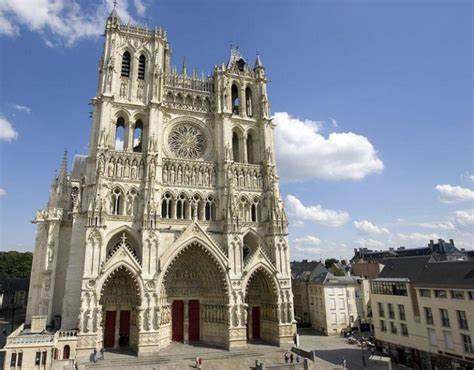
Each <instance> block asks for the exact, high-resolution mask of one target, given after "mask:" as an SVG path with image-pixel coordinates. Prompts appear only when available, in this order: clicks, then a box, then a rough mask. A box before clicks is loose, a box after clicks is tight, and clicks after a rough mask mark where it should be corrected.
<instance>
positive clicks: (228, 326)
mask: <svg viewBox="0 0 474 370" xmlns="http://www.w3.org/2000/svg"><path fill="white" fill-rule="evenodd" d="M170 59H171V51H170V45H169V43H168V41H167V35H166V32H165V31H164V30H162V29H161V28H160V29H155V30H149V29H146V28H142V27H137V26H130V25H124V24H122V23H121V22H120V19H119V17H118V16H117V14H116V12H115V10H114V11H113V12H112V14H111V15H110V16H109V18H108V20H107V24H106V28H105V44H104V51H103V55H102V58H101V61H100V64H99V66H100V68H99V81H98V89H97V94H96V96H95V97H94V98H93V99H92V106H93V108H94V113H93V122H92V129H91V134H90V148H89V153H88V155H87V156H76V157H75V159H74V164H73V168H72V171H71V173H69V172H68V170H67V160H66V159H65V160H64V161H63V165H62V166H61V170H60V173H59V176H58V177H57V179H55V180H54V182H53V185H52V188H51V195H50V199H49V202H48V205H47V206H46V207H45V208H44V209H43V210H41V211H39V212H38V213H37V215H36V218H35V223H36V225H37V237H36V246H35V251H34V260H33V269H32V276H31V287H30V293H29V302H28V310H27V317H26V323H25V325H24V326H22V327H20V328H19V330H17V331H16V332H15V333H13V334H12V335H11V336H10V338H9V339H8V343H7V347H6V349H7V362H8V361H9V356H10V357H11V356H12V353H16V355H15V356H16V359H18V356H19V354H17V352H18V353H19V352H21V351H22V348H26V346H27V345H28V344H25V343H26V342H28V338H33V337H34V340H35V341H36V342H38V341H41V343H42V346H43V347H42V348H46V349H45V350H44V351H43V350H42V349H38V348H39V347H38V346H35V345H33V346H32V348H34V351H36V355H34V356H33V357H34V360H35V361H36V362H37V363H38V361H39V363H43V357H45V358H44V361H45V363H50V362H48V361H51V360H50V353H53V357H57V358H58V359H60V358H62V357H64V356H62V353H63V352H65V351H67V357H77V358H86V357H88V356H89V355H90V353H92V351H93V350H94V349H100V348H102V347H105V348H120V347H127V348H132V349H133V350H135V351H136V352H137V353H138V354H143V353H148V352H154V351H158V350H159V349H160V348H163V347H165V346H167V345H168V344H169V343H170V342H172V341H182V342H192V341H197V340H199V341H201V342H204V343H209V344H213V345H220V346H224V347H226V348H234V347H241V346H245V345H246V344H247V343H248V341H251V340H254V339H255V340H256V339H261V340H264V341H266V342H269V343H273V344H276V345H284V344H287V343H291V342H292V340H293V335H294V333H295V321H294V317H293V294H292V289H291V279H290V263H289V247H288V241H287V219H286V215H285V212H284V209H283V203H282V201H281V199H280V194H279V184H278V176H277V173H276V166H275V148H274V128H275V125H274V124H273V123H272V121H271V118H270V116H269V102H268V96H267V80H266V75H265V68H264V66H263V65H262V62H261V61H260V58H259V57H258V56H257V58H256V61H255V64H253V65H250V64H248V63H247V61H246V60H245V59H244V58H243V57H242V56H241V54H240V53H239V51H238V50H237V49H232V50H231V55H230V58H229V61H228V62H227V63H226V64H224V63H223V64H220V65H217V66H215V67H214V71H213V73H212V75H210V76H207V77H204V76H201V77H199V76H198V75H197V73H196V72H193V73H191V74H189V73H188V71H187V68H186V66H184V65H183V68H182V71H181V72H178V71H177V69H176V68H175V67H173V66H172V65H171V62H170ZM61 338H62V339H61ZM64 338H67V340H66V339H64ZM22 343H23V344H22ZM57 343H59V344H60V345H57ZM30 344H31V343H30ZM48 346H49V347H48ZM65 346H67V350H66V347H65ZM50 350H51V351H50ZM43 352H44V353H45V354H46V355H44V354H43ZM38 353H40V354H39V357H38V356H37V354H38ZM26 357H27V356H26V353H25V354H24V355H23V354H22V361H23V363H25V361H26ZM29 357H31V356H29ZM38 358H39V359H38Z"/></svg>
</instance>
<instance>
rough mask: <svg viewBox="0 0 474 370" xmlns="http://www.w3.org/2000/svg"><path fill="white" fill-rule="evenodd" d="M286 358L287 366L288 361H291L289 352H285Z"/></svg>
mask: <svg viewBox="0 0 474 370" xmlns="http://www.w3.org/2000/svg"><path fill="white" fill-rule="evenodd" d="M284 357H285V364H287V363H288V361H290V355H289V354H288V351H286V352H285V355H284Z"/></svg>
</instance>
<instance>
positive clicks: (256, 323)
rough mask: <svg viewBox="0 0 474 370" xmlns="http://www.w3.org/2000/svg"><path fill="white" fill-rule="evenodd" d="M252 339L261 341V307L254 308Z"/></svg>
mask: <svg viewBox="0 0 474 370" xmlns="http://www.w3.org/2000/svg"><path fill="white" fill-rule="evenodd" d="M252 338H253V339H260V307H252Z"/></svg>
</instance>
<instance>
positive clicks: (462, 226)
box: [454, 210, 474, 234]
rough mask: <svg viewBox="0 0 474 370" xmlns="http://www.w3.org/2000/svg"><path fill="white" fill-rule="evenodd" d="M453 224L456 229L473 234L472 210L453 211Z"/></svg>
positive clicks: (473, 212)
mask: <svg viewBox="0 0 474 370" xmlns="http://www.w3.org/2000/svg"><path fill="white" fill-rule="evenodd" d="M454 224H455V225H456V228H457V229H458V230H460V231H464V232H468V233H473V234H474V211H472V210H471V211H456V212H454Z"/></svg>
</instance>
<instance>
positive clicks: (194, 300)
mask: <svg viewBox="0 0 474 370" xmlns="http://www.w3.org/2000/svg"><path fill="white" fill-rule="evenodd" d="M162 288H163V290H164V292H163V297H164V300H165V302H167V304H168V305H170V306H171V327H170V331H169V333H170V337H171V338H170V339H171V340H172V341H175V342H183V343H189V342H197V341H200V342H203V343H209V344H214V345H219V346H226V343H227V333H228V330H229V329H228V320H227V317H228V306H227V305H228V298H227V292H226V283H225V277H224V273H223V272H222V270H221V269H220V268H219V265H218V264H217V262H216V261H215V260H214V259H213V258H212V257H211V255H210V253H209V251H207V250H206V249H205V248H204V247H203V246H202V245H201V244H198V243H192V244H190V245H188V246H187V247H186V248H185V249H184V251H182V252H181V253H180V254H179V255H178V256H177V257H176V258H175V259H174V260H173V261H172V263H171V265H170V266H169V267H168V268H167V271H166V274H165V278H164V280H163V287H162Z"/></svg>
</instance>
